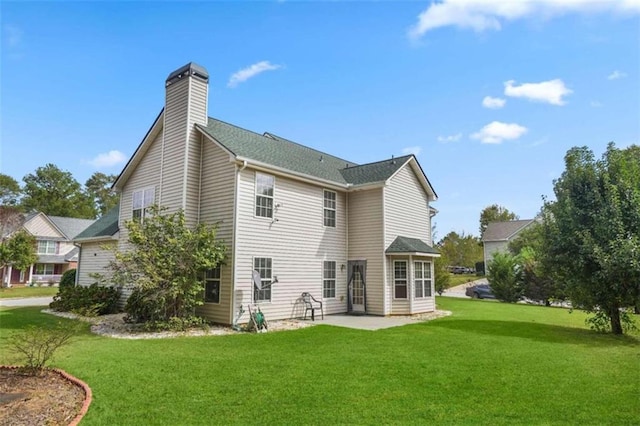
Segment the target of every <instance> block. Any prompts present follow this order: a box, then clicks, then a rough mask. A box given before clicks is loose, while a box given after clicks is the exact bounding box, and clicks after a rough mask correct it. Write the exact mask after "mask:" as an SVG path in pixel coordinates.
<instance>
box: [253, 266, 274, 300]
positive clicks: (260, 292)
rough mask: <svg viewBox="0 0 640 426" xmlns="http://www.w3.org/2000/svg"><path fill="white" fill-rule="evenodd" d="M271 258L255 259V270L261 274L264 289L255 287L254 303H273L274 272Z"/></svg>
mask: <svg viewBox="0 0 640 426" xmlns="http://www.w3.org/2000/svg"><path fill="white" fill-rule="evenodd" d="M271 266H272V262H271V258H270V257H254V258H253V269H254V271H258V273H259V274H260V280H261V284H262V289H259V288H258V287H257V286H256V285H255V284H253V283H252V285H253V301H254V302H270V301H271V281H272V280H271V277H272V274H273V270H272V269H271Z"/></svg>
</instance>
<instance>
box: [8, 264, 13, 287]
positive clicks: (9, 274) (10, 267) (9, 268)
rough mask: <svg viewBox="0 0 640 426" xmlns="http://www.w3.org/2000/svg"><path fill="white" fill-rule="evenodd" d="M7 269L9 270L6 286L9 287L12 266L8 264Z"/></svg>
mask: <svg viewBox="0 0 640 426" xmlns="http://www.w3.org/2000/svg"><path fill="white" fill-rule="evenodd" d="M7 270H8V271H9V272H8V273H7V288H8V287H11V274H12V273H13V267H12V266H11V265H9V267H8V268H7Z"/></svg>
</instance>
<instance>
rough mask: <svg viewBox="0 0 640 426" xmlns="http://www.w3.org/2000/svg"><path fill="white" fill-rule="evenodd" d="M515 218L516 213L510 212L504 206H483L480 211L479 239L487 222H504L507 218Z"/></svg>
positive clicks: (516, 217) (516, 216)
mask: <svg viewBox="0 0 640 426" xmlns="http://www.w3.org/2000/svg"><path fill="white" fill-rule="evenodd" d="M517 219H518V215H516V214H515V213H512V212H510V211H509V209H507V208H506V207H503V206H500V205H498V204H492V205H490V206H487V207H485V208H484V209H483V210H482V212H480V239H482V236H483V235H484V231H485V230H486V229H487V225H488V224H489V222H506V221H508V220H517Z"/></svg>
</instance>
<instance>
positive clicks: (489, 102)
mask: <svg viewBox="0 0 640 426" xmlns="http://www.w3.org/2000/svg"><path fill="white" fill-rule="evenodd" d="M506 103H507V100H506V99H502V98H492V97H491V96H485V97H484V99H483V100H482V106H483V107H485V108H489V109H500V108H502V107H503V106H504V104H506Z"/></svg>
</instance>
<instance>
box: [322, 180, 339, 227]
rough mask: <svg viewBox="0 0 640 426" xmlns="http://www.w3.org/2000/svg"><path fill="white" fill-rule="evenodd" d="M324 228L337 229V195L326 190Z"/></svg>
mask: <svg viewBox="0 0 640 426" xmlns="http://www.w3.org/2000/svg"><path fill="white" fill-rule="evenodd" d="M324 226H329V227H331V228H335V227H336V193H335V192H333V191H327V190H326V189H325V190H324Z"/></svg>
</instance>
